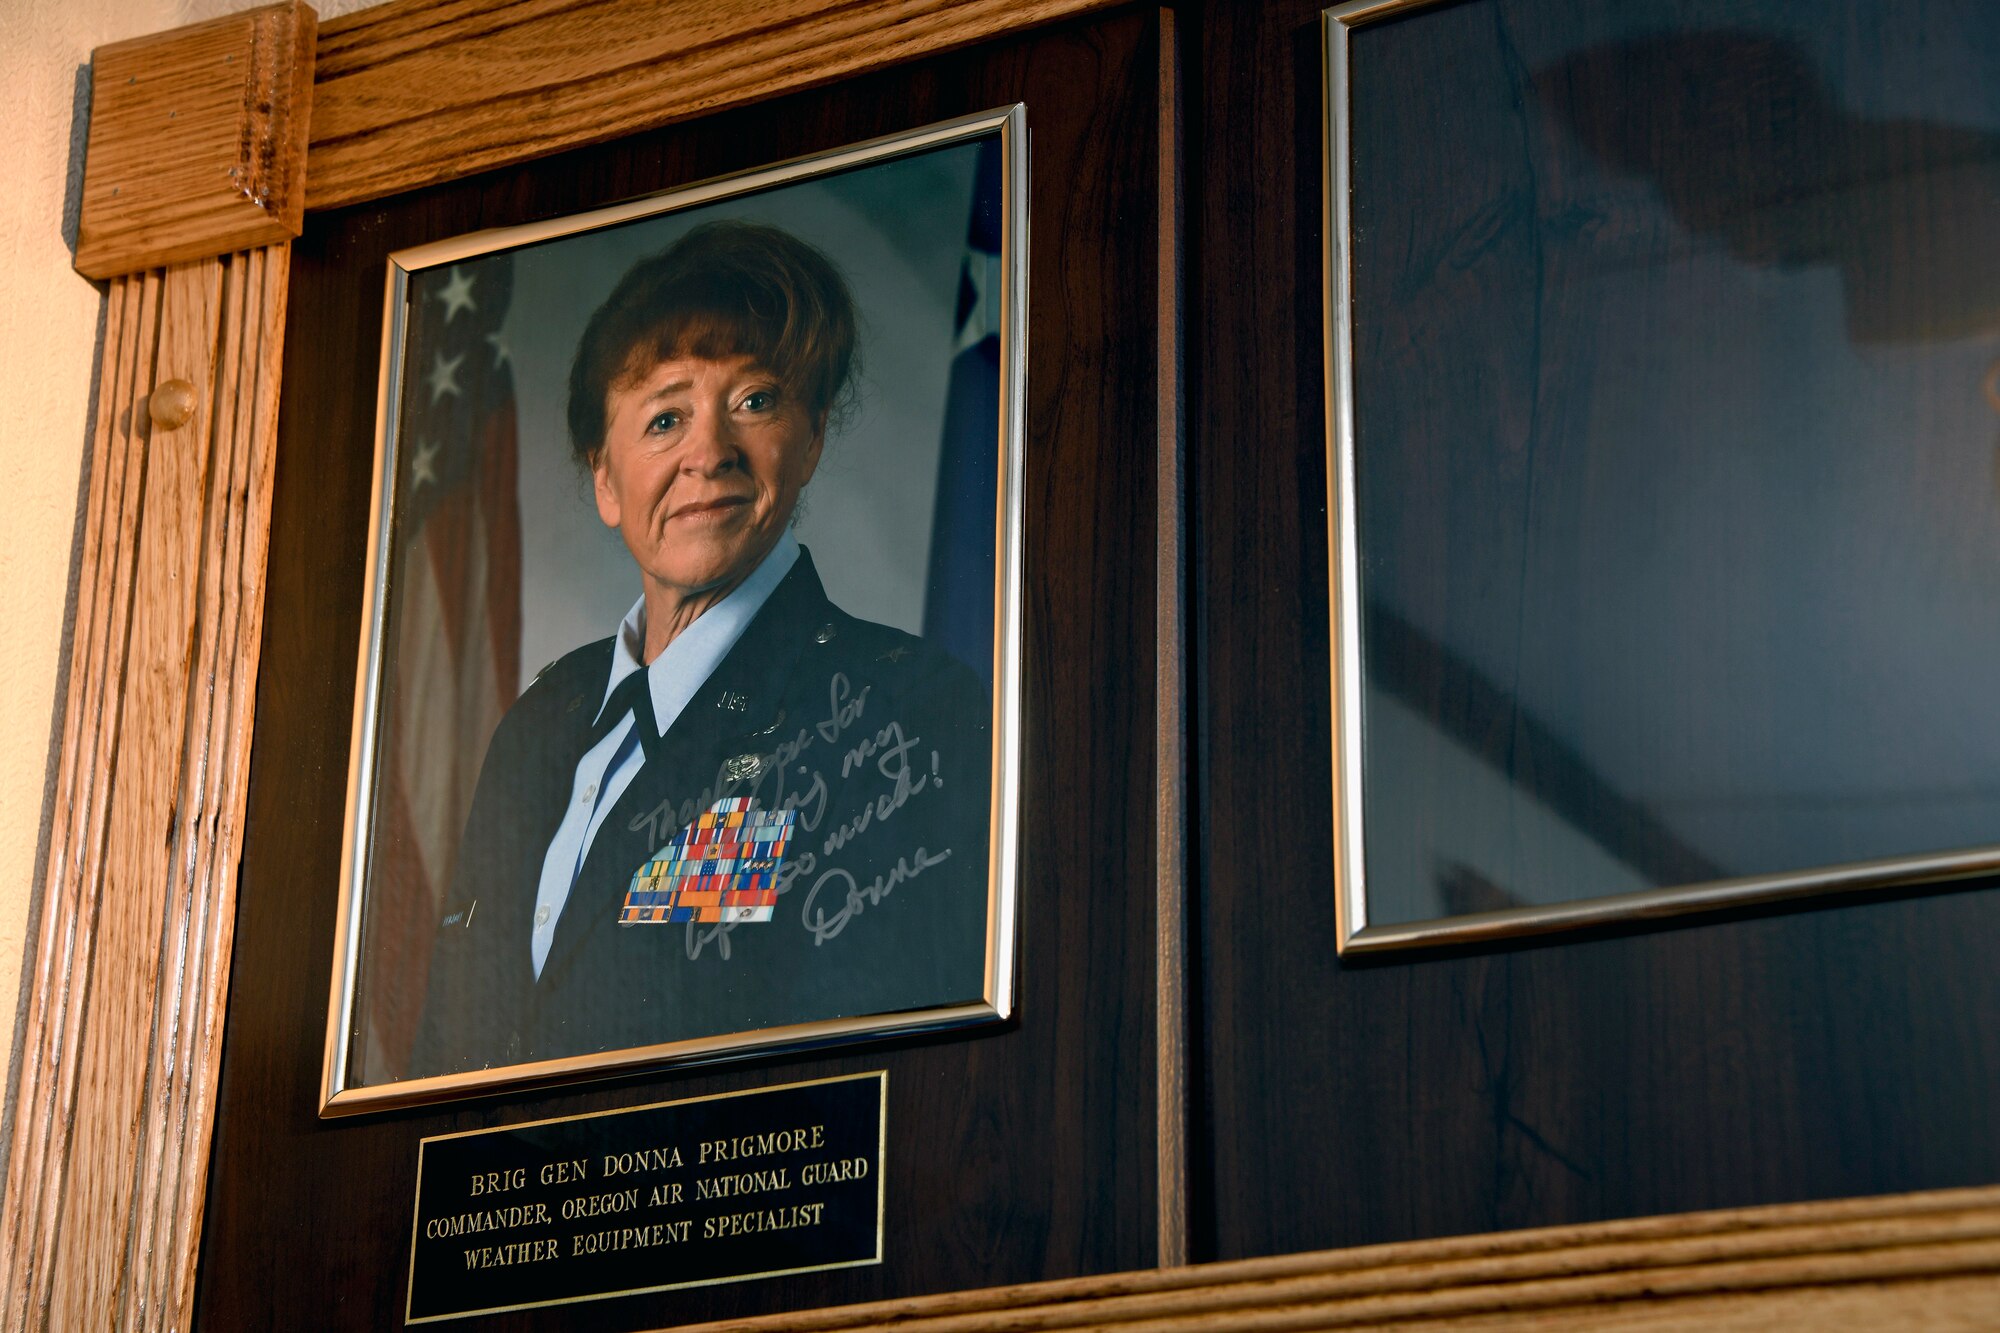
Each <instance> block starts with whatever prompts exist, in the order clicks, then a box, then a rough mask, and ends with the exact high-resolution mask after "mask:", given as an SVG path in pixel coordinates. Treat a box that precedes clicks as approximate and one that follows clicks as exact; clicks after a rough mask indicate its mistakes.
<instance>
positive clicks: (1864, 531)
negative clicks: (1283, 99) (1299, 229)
mask: <svg viewBox="0 0 2000 1333" xmlns="http://www.w3.org/2000/svg"><path fill="white" fill-rule="evenodd" d="M1975 10H1977V12H1975ZM1324 36H1325V58H1326V91H1327V138H1326V144H1327V162H1326V171H1325V180H1326V191H1327V193H1326V203H1325V207H1326V217H1327V226H1326V236H1327V252H1326V260H1327V304H1326V325H1327V326H1326V330H1325V339H1326V348H1327V362H1326V385H1327V423H1328V439H1327V460H1328V467H1327V474H1328V493H1327V506H1328V511H1327V512H1328V518H1329V526H1328V542H1329V550H1330V565H1329V569H1330V580H1329V582H1330V587H1331V595H1332V601H1333V610H1332V616H1331V625H1332V639H1333V661H1334V672H1333V710H1332V711H1333V717H1334V726H1335V734H1334V794H1335V800H1334V821H1335V831H1336V836H1337V844H1338V848H1337V864H1338V877H1339V883H1338V885H1337V891H1338V894H1339V901H1340V909H1341V931H1340V936H1341V938H1340V947H1341V948H1342V949H1343V950H1347V951H1362V950H1370V949H1386V948H1394V947H1400V946H1408V945H1418V944H1432V943H1447V942H1462V941H1473V940H1482V939H1490V938H1494V937H1499V936H1506V935H1513V934H1518V933H1522V932H1528V931H1540V930H1551V929H1556V928H1561V927H1576V926H1584V925H1592V924H1601V923H1606V922H1616V921H1620V920H1627V919H1632V918H1639V917H1652V916H1660V915H1666V914H1671V913H1679V912H1685V911H1689V910H1693V909H1696V908H1706V907H1719V906H1725V905H1740V904H1746V903H1757V902H1766V901H1770V900H1776V899H1785V898H1793V897H1798V896H1803V895H1814V894H1824V893H1830V892H1834V891H1837V890H1852V889H1870V888H1872V889H1880V888H1885V887H1890V886H1901V885H1912V884H1923V883H1930V882H1937V881H1945V880H1951V879H1955V878H1960V877H1966V876H1972V875H1977V874H1984V873H1988V872H1991V871H1993V870H1995V869H2000V846H1996V841H2000V709H1995V708H1994V707H1993V699H1992V694H1993V689H1992V687H1993V678H1994V677H1993V664H1994V662H1996V661H2000V616H1995V614H1994V606H1995V597H1996V591H2000V489H1996V468H2000V463H1996V443H2000V415H1996V413H2000V390H1996V387H1995V386H1996V384H2000V249H1996V247H1995V245H1994V237H1995V236H1996V235H2000V104H1996V102H1995V100H1994V98H1993V96H1992V88H1993V71H1994V69H1995V68H1996V67H2000V25H1996V24H1995V23H1994V22H1993V21H1992V19H1991V16H1990V14H1989V13H1988V12H1986V11H1985V10H1981V9H1978V7H1972V8H1967V7H1963V6H1956V7H1954V6H1919V5H1864V4H1847V5H1837V6H1834V7H1833V8H1832V11H1831V13H1830V11H1829V7H1828V6H1827V5H1826V4H1825V3H1824V0H1811V2H1806V0H1753V2H1752V3H1747V4H1746V3H1738V2H1737V0H1727V2H1725V0H1640V2H1638V3H1630V4H1619V5H1584V6H1577V5H1551V4H1544V3H1539V0H1461V2H1458V3H1426V2H1424V0H1360V2H1357V3H1351V4H1345V5H1341V6H1339V7H1337V8H1334V9H1330V10H1327V11H1326V12H1325V20H1324ZM1440 71H1449V74H1448V77H1442V78H1441V77H1439V72H1440Z"/></svg>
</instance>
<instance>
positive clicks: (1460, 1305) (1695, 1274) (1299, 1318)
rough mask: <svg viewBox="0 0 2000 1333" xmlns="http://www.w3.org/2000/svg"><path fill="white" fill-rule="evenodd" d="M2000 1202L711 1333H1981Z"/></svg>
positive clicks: (1128, 1279) (1877, 1205) (1210, 1267)
mask: <svg viewBox="0 0 2000 1333" xmlns="http://www.w3.org/2000/svg"><path fill="white" fill-rule="evenodd" d="M1996 1316H2000V1189H1997V1188H1983V1189H1969V1190H1943V1191H1937V1192H1935V1193H1929V1194H1914V1195H1907V1196H1903V1197H1899V1198H1892V1199H1867V1200H1849V1201H1843V1202H1836V1203H1831V1204H1806V1205H1792V1206H1788V1207H1769V1208H1749V1209H1739V1210H1732V1211H1726V1212H1711V1213H1695V1214H1687V1215H1683V1216H1678V1217H1650V1218H1640V1219H1637V1220H1633V1221H1625V1222H1611V1223H1601V1224H1598V1225H1594V1226H1577V1227H1551V1228H1546V1229H1542V1230H1535V1231H1521V1232H1514V1233H1511V1234H1502V1235H1487V1236H1466V1237H1455V1238H1452V1239H1447V1240H1434V1241H1421V1242H1413V1243H1406V1244H1400V1245H1377V1246H1364V1247H1360V1248H1357V1249H1350V1250H1341V1251H1331V1252H1323V1253H1316V1254H1289V1255H1282V1256H1278V1257H1274V1258H1267V1259H1251V1260H1238V1261H1235V1262H1233V1263H1219V1264H1207V1265H1201V1266H1197V1267H1191V1268H1179V1269H1159V1270H1155V1271H1152V1272H1144V1273H1119V1274H1113V1275H1110V1276H1106V1277H1094V1278H1082V1279H1076V1280H1072V1281H1067V1282H1049V1283H1040V1284H1036V1285H1032V1286H1025V1287H1008V1288H994V1289H990V1290H986V1291H964V1292H952V1293H949V1294H947V1295H943V1296H935V1297H926V1298H922V1299H918V1300H909V1301H884V1302H878V1303H874V1304H870V1305H863V1306H854V1307H850V1308H848V1309H844V1310H815V1311H808V1312H802V1313H799V1314H793V1315H784V1316H778V1317H774V1318H769V1319H747V1320H736V1321H729V1322H721V1323H711V1324H705V1325H701V1326H700V1327H699V1328H698V1329H694V1330H690V1331H689V1333H779V1331H780V1330H783V1331H784V1333H833V1330H842V1329H859V1328H880V1327H888V1326H893V1327H895V1328H897V1329H899V1330H904V1331H905V1333H984V1331H987V1330H1001V1329H1010V1330H1026V1329H1051V1330H1053V1329H1064V1330H1082V1329H1118V1330H1126V1331H1128V1333H1130V1331H1134V1330H1141V1329H1143V1330H1146V1333H1180V1331H1181V1330H1195V1329H1209V1328H1217V1327H1228V1328H1232V1329H1258V1330H1278V1329H1322V1328H1354V1327H1370V1328H1376V1327H1393V1328H1432V1327H1438V1328H1447V1327H1448V1328H1488V1327H1491V1328H1594V1327H1609V1328H1688V1327H1694V1326H1696V1325H1697V1324H1709V1323H1713V1324H1714V1325H1715V1326H1717V1327H1721V1328H1730V1329H1738V1328H1740V1329H1752V1328H1758V1329H1761V1328H1797V1327H1805V1326H1826V1325H1822V1324H1819V1323H1818V1321H1820V1320H1822V1319H1829V1320H1834V1321H1852V1322H1848V1323H1845V1324H1844V1326H1847V1327H1864V1326H1877V1327H1881V1326H1889V1325H1893V1326H1895V1327H1898V1328H1938V1329H1944V1328H1952V1329H1957V1328H1990V1327H1992V1320H1993V1318H1994V1317H1996Z"/></svg>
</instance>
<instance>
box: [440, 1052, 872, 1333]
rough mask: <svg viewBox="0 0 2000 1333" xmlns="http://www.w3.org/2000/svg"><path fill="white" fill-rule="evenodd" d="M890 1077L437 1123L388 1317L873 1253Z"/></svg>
mask: <svg viewBox="0 0 2000 1333" xmlns="http://www.w3.org/2000/svg"><path fill="white" fill-rule="evenodd" d="M888 1084H889V1075H888V1073H887V1072H886V1071H883V1070H877V1071H875V1072H873V1073H868V1074H852V1075H848V1076H846V1077H844V1078H831V1079H820V1080H817V1081H815V1082H811V1083H791V1084H786V1085H784V1086H782V1087H776V1088H758V1089H754V1090H752V1091H749V1092H735V1093H724V1094H722V1095H720V1096H716V1097H696V1098H692V1099H690V1100H687V1101H678V1102H660V1103H657V1104H655V1105H652V1106H640V1107H634V1108H632V1109H631V1110H625V1111H601V1112H598V1113H596V1114H593V1115H581V1116H566V1117H563V1118H561V1119H556V1120H537V1121H534V1122H533V1123H531V1124H525V1125H510V1126H507V1127H506V1128H503V1129H481V1130H472V1131H469V1132H467V1133H462V1134H440V1135H437V1136H435V1137H432V1138H427V1139H425V1140H423V1142H422V1143H421V1144H419V1145H418V1148H417V1201H416V1217H415V1219H414V1221H413V1222H412V1224H411V1229H410V1230H411V1237H410V1298H409V1306H408V1309H407V1311H406V1312H405V1316H404V1317H405V1318H406V1320H407V1321H408V1322H409V1323H412V1324H421V1323H426V1322H429V1321H431V1320H434V1319H454V1318H457V1317H459V1316H461V1315H471V1314H494V1313H497V1312H499V1311H502V1310H521V1309H526V1308H528V1307H530V1306H536V1305H560V1304H563V1303H566V1302H570V1301H586V1300H597V1299H600V1298H602V1297H607V1296H628V1295H634V1294H637V1293H639V1292H646V1291H666V1290H668V1289H670V1288H673V1287H692V1286H699V1285H703V1284H706V1283H711V1282H736V1281H741V1280H743V1279H746V1278H753V1277H775V1276H778V1275H779V1274H782V1273H806V1272H813V1271H816V1270H819V1269H824V1268H848V1267H853V1266H855V1265H858V1264H878V1263H881V1262H882V1154H883V1143H884V1134H885V1124H886V1120H885V1111H886V1103H887V1100H888Z"/></svg>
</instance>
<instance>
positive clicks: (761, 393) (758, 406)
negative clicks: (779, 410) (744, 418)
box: [743, 389, 778, 412]
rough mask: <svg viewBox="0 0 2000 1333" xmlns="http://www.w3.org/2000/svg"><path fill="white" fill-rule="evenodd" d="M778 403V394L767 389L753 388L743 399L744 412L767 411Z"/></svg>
mask: <svg viewBox="0 0 2000 1333" xmlns="http://www.w3.org/2000/svg"><path fill="white" fill-rule="evenodd" d="M777 405H778V396H777V395H776V394H774V393H772V392H771V391H770V390H769V389H757V390H754V391H753V392H752V393H751V394H750V395H749V396H748V397H746V398H744V400H743V409H744V410H745V411H746V412H768V411H770V410H771V409H772V408H774V407H776V406H777Z"/></svg>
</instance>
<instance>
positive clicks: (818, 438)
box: [799, 412, 826, 486]
mask: <svg viewBox="0 0 2000 1333" xmlns="http://www.w3.org/2000/svg"><path fill="white" fill-rule="evenodd" d="M825 443H826V413H825V412H821V413H820V414H819V420H817V421H815V422H814V423H813V437H812V442H811V443H810V444H808V445H806V474H805V476H803V477H800V478H799V485H801V486H804V485H805V484H806V483H807V482H809V481H811V480H812V479H813V473H815V472H817V471H818V470H819V451H820V447H821V446H822V445H824V444H825Z"/></svg>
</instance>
